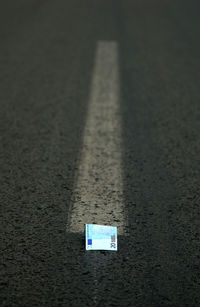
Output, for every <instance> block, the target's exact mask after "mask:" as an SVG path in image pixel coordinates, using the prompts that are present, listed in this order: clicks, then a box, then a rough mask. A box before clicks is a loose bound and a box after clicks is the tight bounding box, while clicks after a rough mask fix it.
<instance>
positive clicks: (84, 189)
mask: <svg viewBox="0 0 200 307" xmlns="http://www.w3.org/2000/svg"><path fill="white" fill-rule="evenodd" d="M119 83H120V82H119V70H118V45H117V43H116V42H108V41H99V42H98V44H97V50H96V58H95V66H94V73H93V80H92V83H91V92H90V96H89V106H88V115H87V120H86V125H85V130H84V137H83V149H82V154H81V157H80V165H79V168H78V173H77V181H76V183H75V187H74V196H73V200H72V207H71V210H70V212H69V217H68V231H70V232H83V231H84V224H86V223H87V224H92V223H95V224H102V225H113V226H117V227H118V233H119V234H123V228H124V220H125V216H124V206H123V204H124V201H123V180H122V153H121V151H122V144H121V118H120V107H119V100H120V84H119Z"/></svg>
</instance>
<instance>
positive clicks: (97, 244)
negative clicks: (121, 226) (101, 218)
mask: <svg viewBox="0 0 200 307" xmlns="http://www.w3.org/2000/svg"><path fill="white" fill-rule="evenodd" d="M85 248H86V250H111V251H117V227H115V226H104V225H96V224H85Z"/></svg>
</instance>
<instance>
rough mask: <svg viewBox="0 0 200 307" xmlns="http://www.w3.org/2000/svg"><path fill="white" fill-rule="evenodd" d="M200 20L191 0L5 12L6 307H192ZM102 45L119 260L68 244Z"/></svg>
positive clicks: (74, 0)
mask: <svg viewBox="0 0 200 307" xmlns="http://www.w3.org/2000/svg"><path fill="white" fill-rule="evenodd" d="M199 16H200V2H199V1H197V0H190V1H186V0H182V1H178V0H174V1H172V0H165V1H160V0H123V1H122V0H115V1H114V0H85V1H81V0H58V1H53V0H18V1H14V0H8V1H5V2H4V1H1V9H0V138H1V142H0V159H1V160H0V190H1V198H0V202H1V209H0V218H1V221H0V228H1V232H0V259H1V260H0V306H154V307H155V306H156V307H157V306H173V307H174V306H200V207H199V206H200V188H199V184H200V136H199V133H200V57H199V55H200V40H199V32H200V24H199V23H200V18H199ZM98 41H107V42H110V41H115V42H117V44H118V54H119V63H118V67H119V76H120V97H119V99H120V114H121V125H122V127H121V130H122V148H121V153H122V166H123V169H122V172H123V189H124V196H125V201H124V204H123V206H124V212H125V213H126V216H125V219H126V223H127V225H128V235H126V236H123V235H120V236H119V239H118V246H119V250H118V251H117V252H104V251H91V252H86V251H85V246H84V235H83V233H70V232H66V224H67V223H68V220H67V219H68V216H69V208H70V206H71V199H72V197H73V188H74V184H75V180H76V172H77V168H78V165H79V161H80V152H81V149H82V143H83V132H84V127H85V123H86V118H87V109H88V100H89V94H90V87H91V80H92V78H93V70H94V59H95V52H96V44H97V42H98ZM105 180H109V178H105ZM114 209H115V208H113V210H114ZM97 216H98V211H97Z"/></svg>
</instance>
